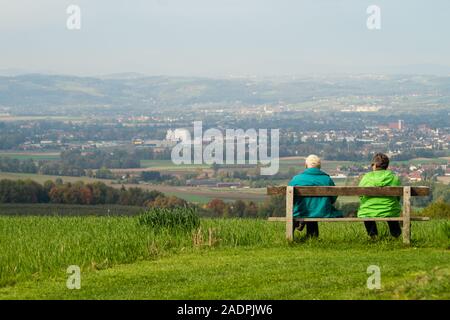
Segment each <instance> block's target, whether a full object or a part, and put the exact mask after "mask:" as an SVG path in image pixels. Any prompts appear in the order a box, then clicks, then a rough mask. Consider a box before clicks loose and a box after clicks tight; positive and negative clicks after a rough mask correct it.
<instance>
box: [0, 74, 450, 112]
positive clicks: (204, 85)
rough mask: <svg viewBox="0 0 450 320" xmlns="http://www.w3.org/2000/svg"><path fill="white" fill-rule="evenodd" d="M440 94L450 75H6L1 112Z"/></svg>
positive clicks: (449, 96) (444, 95) (449, 92)
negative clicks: (266, 77)
mask: <svg viewBox="0 0 450 320" xmlns="http://www.w3.org/2000/svg"><path fill="white" fill-rule="evenodd" d="M418 93H419V94H423V95H426V94H431V95H436V96H437V97H439V99H441V100H442V99H444V101H450V76H446V77H445V76H441V77H439V76H426V75H410V76H405V75H390V76H371V75H360V76H346V77H344V76H335V77H331V76H320V77H305V78H287V77H286V78H277V79H255V78H251V79H245V78H239V79H231V78H230V79H208V78H195V77H192V78H188V77H165V76H155V77H148V76H145V75H141V74H138V73H126V74H115V75H107V76H102V77H76V76H65V75H44V74H25V75H15V76H0V107H3V109H4V108H5V107H7V108H10V109H9V112H11V113H13V114H27V115H29V114H47V115H48V114H54V115H58V114H64V115H70V114H77V115H80V113H90V114H92V113H117V112H119V113H123V112H145V113H149V112H158V111H161V110H168V109H170V108H178V107H180V106H192V105H196V104H211V105H214V106H217V105H218V104H221V105H222V106H223V107H226V106H227V105H230V104H235V103H237V102H238V103H241V104H247V105H252V104H270V103H297V102H303V101H309V100H312V99H317V98H327V97H346V96H350V95H354V96H367V95H373V96H392V95H414V94H418Z"/></svg>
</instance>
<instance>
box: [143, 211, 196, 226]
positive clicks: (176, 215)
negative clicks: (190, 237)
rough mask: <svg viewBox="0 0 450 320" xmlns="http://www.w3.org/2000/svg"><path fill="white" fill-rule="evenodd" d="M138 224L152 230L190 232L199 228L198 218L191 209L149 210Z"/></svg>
mask: <svg viewBox="0 0 450 320" xmlns="http://www.w3.org/2000/svg"><path fill="white" fill-rule="evenodd" d="M138 221H139V224H140V225H142V226H148V227H150V228H151V229H153V230H156V231H161V230H163V229H169V230H177V231H192V230H194V229H197V228H198V227H199V226H200V217H199V215H198V213H197V209H196V208H193V207H186V208H183V207H177V208H174V209H167V208H151V209H149V210H148V211H146V212H145V213H143V214H142V215H140V216H139V218H138Z"/></svg>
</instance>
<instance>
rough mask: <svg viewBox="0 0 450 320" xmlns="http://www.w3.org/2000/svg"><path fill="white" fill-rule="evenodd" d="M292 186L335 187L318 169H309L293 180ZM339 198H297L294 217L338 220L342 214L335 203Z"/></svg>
mask: <svg viewBox="0 0 450 320" xmlns="http://www.w3.org/2000/svg"><path fill="white" fill-rule="evenodd" d="M289 185H290V186H298V187H301V186H334V182H333V180H331V178H330V176H329V175H328V174H326V173H325V172H323V171H321V170H320V169H317V168H309V169H306V170H305V171H303V173H300V174H298V175H296V176H295V177H293V178H292V180H291V181H290V182H289ZM336 198H337V197H295V198H294V212H293V215H294V217H302V218H337V217H342V212H340V211H338V210H336V209H335V208H334V206H333V203H335V202H336Z"/></svg>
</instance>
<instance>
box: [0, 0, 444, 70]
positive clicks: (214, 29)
mask: <svg viewBox="0 0 450 320" xmlns="http://www.w3.org/2000/svg"><path fill="white" fill-rule="evenodd" d="M70 4H76V5H79V6H80V8H81V30H77V31H69V30H67V28H66V20H67V18H68V14H67V13H66V9H67V7H68V6H69V5H70ZM372 4H376V5H378V6H379V7H380V8H381V30H368V29H367V26H366V20H367V17H368V14H367V13H366V9H367V7H368V6H369V5H372ZM449 12H450V1H449V0H433V1H426V0H370V1H366V0H308V1H306V0H305V1H302V0H69V1H66V0H0V69H16V68H17V69H24V70H29V71H44V72H53V73H67V74H77V75H98V74H108V73H118V72H141V73H146V74H149V75H161V74H163V75H204V76H228V75H252V74H255V75H286V74H290V75H291V74H310V73H315V72H320V73H324V72H326V73H341V72H377V71H383V70H386V69H391V68H392V67H396V66H408V65H429V64H433V65H443V66H447V67H450V41H449V39H450V14H449ZM405 68H406V69H407V68H408V67H403V69H405ZM411 70H412V69H411Z"/></svg>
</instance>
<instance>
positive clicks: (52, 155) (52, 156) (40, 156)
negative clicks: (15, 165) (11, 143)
mask: <svg viewBox="0 0 450 320" xmlns="http://www.w3.org/2000/svg"><path fill="white" fill-rule="evenodd" d="M0 157H8V158H13V159H19V160H27V159H32V160H34V161H39V160H59V159H60V153H59V152H4V151H2V152H0Z"/></svg>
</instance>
